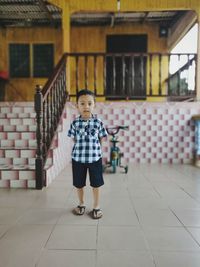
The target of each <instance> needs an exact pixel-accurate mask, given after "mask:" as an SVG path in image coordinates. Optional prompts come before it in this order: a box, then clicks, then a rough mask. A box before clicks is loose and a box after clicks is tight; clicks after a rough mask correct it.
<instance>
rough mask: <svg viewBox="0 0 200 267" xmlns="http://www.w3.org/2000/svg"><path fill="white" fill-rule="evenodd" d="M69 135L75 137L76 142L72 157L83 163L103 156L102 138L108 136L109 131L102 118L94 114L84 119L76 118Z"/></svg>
mask: <svg viewBox="0 0 200 267" xmlns="http://www.w3.org/2000/svg"><path fill="white" fill-rule="evenodd" d="M68 136H69V137H73V138H74V141H75V144H74V147H73V149H72V159H73V160H75V161H78V162H81V163H92V162H95V161H98V160H99V159H100V158H101V157H102V152H101V144H100V138H102V137H105V136H107V131H106V129H105V128H104V125H103V123H102V121H101V120H100V119H98V118H97V117H96V116H93V115H92V117H91V118H90V119H89V120H83V119H82V118H81V116H79V117H78V118H76V119H75V120H74V121H73V122H72V123H71V126H70V129H69V131H68Z"/></svg>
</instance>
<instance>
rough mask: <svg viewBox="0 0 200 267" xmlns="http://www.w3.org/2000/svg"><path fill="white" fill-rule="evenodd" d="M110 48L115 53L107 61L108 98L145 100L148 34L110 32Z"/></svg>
mask: <svg viewBox="0 0 200 267" xmlns="http://www.w3.org/2000/svg"><path fill="white" fill-rule="evenodd" d="M106 51H107V53H110V54H112V55H111V56H108V57H107V62H106V95H107V99H109V98H111V99H115V98H116V99H126V98H130V99H145V98H146V57H145V56H144V55H143V53H146V52H147V35H146V34H125V35H124V34H123V35H108V36H107V39H106ZM117 53H125V54H126V55H125V56H124V57H123V56H120V55H117ZM128 54H129V55H128Z"/></svg>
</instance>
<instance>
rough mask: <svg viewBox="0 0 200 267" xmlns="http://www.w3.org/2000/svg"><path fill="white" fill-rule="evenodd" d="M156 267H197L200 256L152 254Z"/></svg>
mask: <svg viewBox="0 0 200 267" xmlns="http://www.w3.org/2000/svg"><path fill="white" fill-rule="evenodd" d="M153 256H154V259H155V263H156V267H169V266H170V267H199V266H200V254H199V253H193V252H161V251H159V252H157V253H153Z"/></svg>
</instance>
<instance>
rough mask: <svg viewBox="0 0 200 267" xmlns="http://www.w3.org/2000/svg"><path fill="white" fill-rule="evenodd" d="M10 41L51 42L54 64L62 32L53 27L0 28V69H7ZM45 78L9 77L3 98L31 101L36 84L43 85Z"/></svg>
mask: <svg viewBox="0 0 200 267" xmlns="http://www.w3.org/2000/svg"><path fill="white" fill-rule="evenodd" d="M10 43H29V44H33V43H44V44H45V43H53V44H54V51H55V58H54V62H55V64H56V63H57V62H58V60H59V59H60V57H61V55H62V32H61V30H60V29H55V28H7V29H1V30H0V71H2V70H3V71H8V70H9V55H8V46H9V44H10ZM45 82H46V79H44V78H43V79H41V78H39V79H36V78H23V79H22V78H18V79H9V84H8V85H7V87H6V96H5V100H8V101H13V100H16V101H32V100H33V99H34V93H35V86H36V84H40V85H44V84H45Z"/></svg>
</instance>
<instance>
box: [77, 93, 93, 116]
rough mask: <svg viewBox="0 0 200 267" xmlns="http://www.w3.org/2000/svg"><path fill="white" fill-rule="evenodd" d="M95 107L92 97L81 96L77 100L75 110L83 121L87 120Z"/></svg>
mask: <svg viewBox="0 0 200 267" xmlns="http://www.w3.org/2000/svg"><path fill="white" fill-rule="evenodd" d="M94 107H95V102H94V97H93V96H92V95H82V96H80V97H79V99H78V103H77V108H78V111H79V113H80V115H81V117H82V118H83V119H86V120H87V119H89V118H90V117H91V115H92V111H93V109H94Z"/></svg>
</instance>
